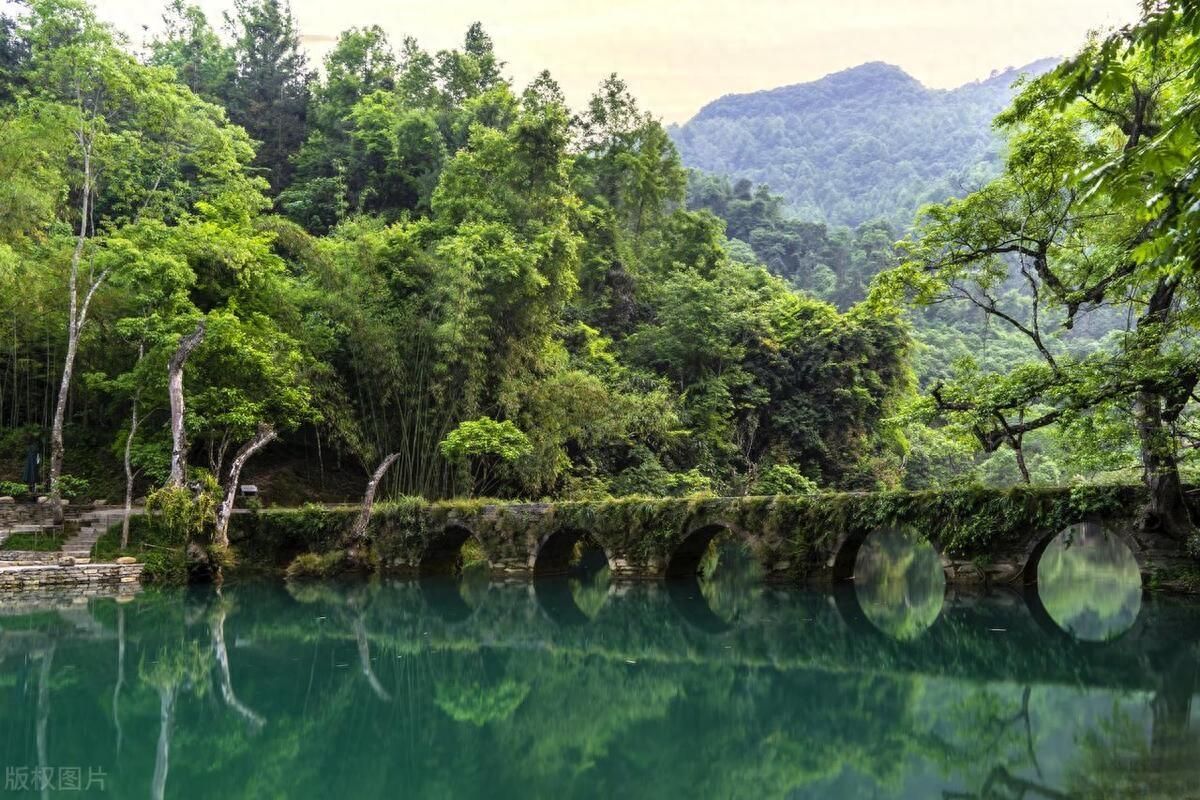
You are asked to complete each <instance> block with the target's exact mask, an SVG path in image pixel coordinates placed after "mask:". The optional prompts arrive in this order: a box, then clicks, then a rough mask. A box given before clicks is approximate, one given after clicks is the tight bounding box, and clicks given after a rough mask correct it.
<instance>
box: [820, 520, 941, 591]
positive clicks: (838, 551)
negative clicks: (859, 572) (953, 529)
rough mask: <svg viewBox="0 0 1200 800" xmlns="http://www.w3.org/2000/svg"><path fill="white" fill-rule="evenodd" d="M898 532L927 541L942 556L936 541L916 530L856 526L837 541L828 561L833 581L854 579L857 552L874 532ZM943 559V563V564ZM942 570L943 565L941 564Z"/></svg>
mask: <svg viewBox="0 0 1200 800" xmlns="http://www.w3.org/2000/svg"><path fill="white" fill-rule="evenodd" d="M889 533H899V534H904V535H910V534H911V535H912V536H914V537H915V538H916V539H917V540H918V541H923V542H927V543H928V544H929V546H930V547H932V548H933V550H934V552H935V553H937V554H938V558H939V559H940V558H942V551H941V548H940V547H938V545H937V543H936V542H935V541H934V540H933V539H931V538H929V537H927V536H922V535H921V534H920V533H918V532H917V531H915V530H913V529H911V528H909V527H905V526H898V525H883V526H880V527H878V528H856V529H853V530H851V531H849V532H847V533H846V534H845V535H843V536H842V538H841V539H840V540H839V541H838V543H837V547H836V548H835V549H834V552H833V557H832V558H831V559H830V561H829V567H830V574H831V577H832V579H833V582H834V583H844V582H847V581H852V580H854V572H855V569H856V568H857V566H858V554H859V553H860V552H861V551H862V547H863V545H864V544H866V542H867V540H868V539H870V538H871V537H872V536H873V535H875V534H889ZM944 563H945V562H944V560H943V565H944ZM942 569H943V572H944V571H945V567H944V566H943V568H942Z"/></svg>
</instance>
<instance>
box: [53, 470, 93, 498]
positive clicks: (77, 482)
mask: <svg viewBox="0 0 1200 800" xmlns="http://www.w3.org/2000/svg"><path fill="white" fill-rule="evenodd" d="M90 487H91V483H90V482H89V481H88V480H87V478H79V477H76V476H75V475H59V476H58V488H59V490H60V491H61V492H62V496H63V497H82V496H83V495H85V494H87V490H88V489H89V488H90Z"/></svg>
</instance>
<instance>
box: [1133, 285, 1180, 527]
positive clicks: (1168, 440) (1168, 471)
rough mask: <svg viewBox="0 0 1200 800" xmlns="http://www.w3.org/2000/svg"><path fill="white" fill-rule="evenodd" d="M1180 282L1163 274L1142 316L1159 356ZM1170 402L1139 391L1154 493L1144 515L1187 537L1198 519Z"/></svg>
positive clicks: (1145, 462)
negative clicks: (1187, 495) (1187, 496)
mask: <svg viewBox="0 0 1200 800" xmlns="http://www.w3.org/2000/svg"><path fill="white" fill-rule="evenodd" d="M1178 285H1179V280H1178V278H1174V277H1164V278H1160V279H1159V281H1158V284H1157V286H1155V289H1154V292H1153V293H1152V294H1151V295H1150V298H1149V300H1148V302H1147V304H1146V310H1145V311H1144V312H1143V314H1142V316H1141V317H1140V318H1139V319H1138V324H1137V327H1138V333H1139V334H1141V333H1143V332H1145V336H1146V341H1144V342H1141V343H1140V344H1141V346H1142V347H1152V348H1153V350H1154V354H1155V355H1158V354H1159V353H1160V351H1161V344H1162V339H1163V337H1164V336H1165V335H1166V327H1167V324H1168V322H1169V320H1170V315H1171V309H1172V306H1173V305H1174V302H1175V289H1176V287H1177V286H1178ZM1164 404H1165V399H1164V398H1163V396H1162V394H1161V393H1160V390H1156V387H1152V386H1143V387H1142V388H1141V389H1139V390H1138V391H1137V392H1136V393H1135V394H1134V398H1133V416H1134V424H1135V426H1136V427H1137V434H1138V443H1139V445H1140V447H1141V458H1142V477H1143V480H1144V481H1145V484H1146V490H1147V492H1148V493H1149V496H1150V497H1149V501H1148V503H1147V505H1146V509H1145V511H1144V513H1143V515H1142V527H1143V528H1144V529H1145V530H1151V531H1157V532H1159V533H1162V534H1164V535H1166V536H1169V537H1171V538H1174V539H1180V540H1182V539H1186V538H1187V537H1188V535H1189V534H1190V533H1191V532H1192V521H1191V517H1190V515H1189V514H1188V510H1187V505H1186V503H1185V500H1184V495H1183V482H1182V481H1181V480H1180V478H1179V464H1178V462H1177V461H1176V458H1175V442H1174V438H1173V435H1172V434H1171V431H1170V430H1169V429H1168V425H1167V420H1168V419H1169V418H1170V417H1168V416H1167V415H1165V414H1164ZM1180 408H1182V404H1180Z"/></svg>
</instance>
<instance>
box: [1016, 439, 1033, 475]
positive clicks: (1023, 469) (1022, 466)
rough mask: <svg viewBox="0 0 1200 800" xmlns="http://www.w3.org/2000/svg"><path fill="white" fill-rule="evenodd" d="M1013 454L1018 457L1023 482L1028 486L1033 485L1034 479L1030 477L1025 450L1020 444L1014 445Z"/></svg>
mask: <svg viewBox="0 0 1200 800" xmlns="http://www.w3.org/2000/svg"><path fill="white" fill-rule="evenodd" d="M1013 453H1015V454H1016V456H1017V469H1018V470H1020V472H1021V480H1022V481H1024V482H1025V484H1026V485H1029V484H1031V483H1033V479H1032V478H1030V477H1029V467H1028V466H1026V465H1025V448H1024V447H1022V446H1021V443H1020V442H1017V443H1016V444H1014V445H1013Z"/></svg>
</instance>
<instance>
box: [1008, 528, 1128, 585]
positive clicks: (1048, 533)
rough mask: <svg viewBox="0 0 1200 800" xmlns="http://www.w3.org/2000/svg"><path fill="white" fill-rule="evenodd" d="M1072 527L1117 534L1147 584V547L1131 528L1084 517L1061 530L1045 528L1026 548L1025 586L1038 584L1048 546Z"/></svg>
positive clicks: (1109, 534)
mask: <svg viewBox="0 0 1200 800" xmlns="http://www.w3.org/2000/svg"><path fill="white" fill-rule="evenodd" d="M1072 528H1078V529H1080V531H1081V532H1082V533H1103V534H1104V535H1106V536H1115V537H1116V538H1117V539H1119V540H1120V541H1121V542H1123V543H1124V544H1125V546H1126V547H1128V548H1129V552H1130V553H1132V554H1133V559H1134V561H1136V562H1137V567H1138V574H1139V575H1140V576H1141V579H1142V585H1143V586H1145V585H1146V584H1147V582H1148V581H1149V580H1150V570H1149V569H1148V567H1147V564H1146V556H1147V554H1146V548H1145V546H1143V544H1142V543H1141V542H1140V541H1138V538H1137V537H1136V536H1134V535H1133V532H1132V531H1131V530H1130V529H1128V528H1126V527H1125V526H1113V525H1108V524H1105V523H1104V522H1102V521H1100V520H1097V519H1084V520H1080V521H1079V522H1076V523H1074V524H1072V525H1068V526H1067V527H1065V528H1062V529H1059V530H1053V529H1046V530H1043V531H1041V532H1040V534H1039V535H1038V536H1036V537H1034V538H1033V540H1032V541H1031V542H1030V544H1029V546H1028V547H1027V548H1026V550H1025V553H1024V558H1023V563H1022V566H1021V579H1022V583H1023V584H1024V585H1025V586H1035V587H1036V586H1037V582H1038V567H1040V566H1041V563H1042V556H1043V555H1045V554H1046V548H1048V547H1049V546H1050V543H1051V542H1053V541H1054V540H1055V539H1056V538H1058V537H1059V536H1060V535H1061V534H1063V533H1066V532H1067V531H1069V530H1071V529H1072Z"/></svg>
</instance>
